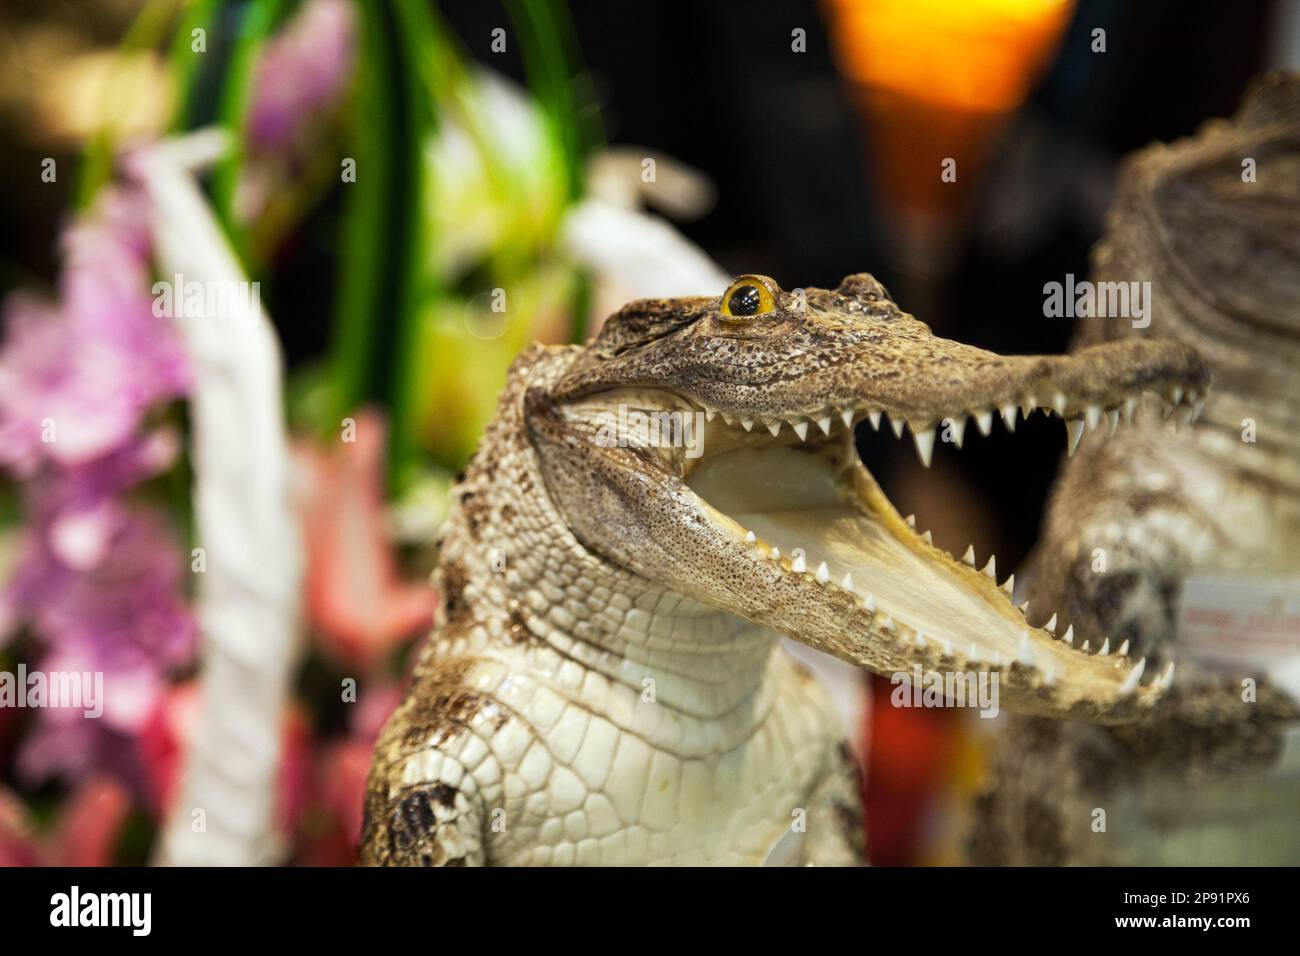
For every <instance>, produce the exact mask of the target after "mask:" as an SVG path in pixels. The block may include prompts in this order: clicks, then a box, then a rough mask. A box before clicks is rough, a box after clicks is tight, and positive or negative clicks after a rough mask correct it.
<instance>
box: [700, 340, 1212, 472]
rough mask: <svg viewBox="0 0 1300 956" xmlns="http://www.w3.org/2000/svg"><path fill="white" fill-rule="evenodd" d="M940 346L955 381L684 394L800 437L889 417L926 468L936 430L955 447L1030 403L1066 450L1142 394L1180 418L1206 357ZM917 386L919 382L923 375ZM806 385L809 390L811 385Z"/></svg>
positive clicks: (1114, 424)
mask: <svg viewBox="0 0 1300 956" xmlns="http://www.w3.org/2000/svg"><path fill="white" fill-rule="evenodd" d="M932 341H934V342H940V343H943V345H944V351H945V352H946V353H948V357H949V359H951V360H957V358H958V356H960V357H961V359H962V360H963V361H964V362H965V363H966V368H965V369H964V370H963V373H962V374H961V376H960V379H961V381H960V384H957V385H947V386H945V385H944V384H943V383H934V384H933V385H932V386H931V387H929V388H924V387H922V388H920V389H918V388H917V383H915V382H908V383H904V384H902V385H899V384H895V383H892V382H891V383H890V384H889V387H883V386H882V385H881V384H880V383H873V382H872V381H871V379H870V377H867V378H865V379H864V380H863V382H862V383H860V387H858V388H850V389H847V390H844V391H843V392H842V393H841V394H834V393H835V392H837V391H840V390H839V389H834V388H831V389H827V392H830V393H832V394H831V397H830V399H829V400H825V399H823V400H814V401H807V400H801V399H800V398H799V397H797V396H791V398H790V400H788V401H787V402H785V403H780V402H778V403H777V408H776V409H773V408H772V407H771V406H770V405H768V403H764V404H765V405H768V407H766V408H764V410H763V411H755V410H753V409H752V408H745V407H743V406H740V405H737V404H735V403H731V402H726V401H723V402H716V401H710V398H711V397H712V396H707V397H697V396H695V395H688V396H687V397H688V400H689V401H690V402H691V404H692V405H693V406H695V407H697V408H699V409H700V410H701V411H703V412H704V414H705V416H706V418H707V420H709V421H713V420H714V419H715V418H721V419H722V421H723V422H725V423H726V424H727V425H734V426H736V427H738V428H741V429H743V430H745V431H760V432H761V431H762V430H766V431H768V432H769V433H770V434H771V435H772V437H773V438H779V437H783V436H784V437H788V438H791V439H793V438H797V439H798V440H799V441H801V442H805V441H814V442H815V441H816V440H817V439H818V438H824V437H829V436H830V435H831V434H832V432H834V431H836V430H838V429H841V428H843V429H847V430H852V428H853V427H854V426H855V425H856V424H857V423H858V422H860V421H864V420H865V421H869V422H870V423H871V426H872V427H873V428H877V429H878V428H880V427H881V425H882V424H885V423H887V424H888V425H889V426H890V427H891V428H892V430H893V432H894V435H895V437H898V438H901V437H902V435H903V431H904V430H905V429H906V430H907V431H908V432H909V433H910V434H911V436H912V440H913V442H914V444H915V446H916V451H917V454H918V455H919V456H920V458H921V461H922V463H923V464H924V465H925V466H926V467H929V465H930V461H931V458H932V455H933V451H934V445H935V441H936V438H937V437H938V436H940V435H942V436H943V438H944V439H945V440H948V441H951V442H952V443H953V444H955V445H956V446H957V447H958V448H960V447H961V446H962V442H963V441H964V437H965V433H966V427H967V425H968V424H969V423H971V422H973V423H974V424H975V427H976V428H977V429H978V430H979V431H980V433H981V434H983V435H988V434H989V433H990V431H991V429H992V427H993V421H994V419H995V418H1001V419H1002V421H1003V423H1004V424H1005V426H1006V428H1007V429H1008V430H1010V431H1014V430H1015V427H1016V423H1017V421H1018V418H1020V417H1024V418H1028V417H1029V416H1030V415H1031V414H1033V412H1034V411H1035V410H1037V411H1041V412H1042V413H1043V414H1045V415H1047V416H1049V417H1050V416H1052V415H1056V416H1058V417H1060V418H1061V419H1063V420H1064V422H1065V425H1066V433H1067V445H1066V447H1067V451H1068V453H1069V454H1070V455H1073V454H1074V452H1075V450H1076V449H1077V448H1078V446H1079V442H1080V440H1081V439H1082V437H1083V434H1084V432H1085V431H1092V430H1094V429H1097V430H1100V429H1105V430H1107V431H1108V433H1109V434H1112V435H1113V434H1114V433H1115V431H1116V429H1117V428H1118V427H1119V426H1120V424H1124V425H1130V424H1132V422H1133V417H1134V413H1135V412H1136V411H1137V409H1138V408H1139V407H1140V406H1141V404H1142V403H1143V401H1144V399H1146V398H1147V397H1148V396H1151V397H1153V398H1154V399H1155V400H1156V401H1157V402H1158V403H1159V404H1160V406H1161V408H1162V410H1163V412H1164V415H1165V417H1168V416H1169V415H1171V414H1172V415H1174V416H1175V422H1176V423H1178V424H1186V423H1189V422H1191V421H1194V420H1195V419H1196V417H1197V416H1199V414H1200V412H1201V409H1202V407H1203V406H1204V401H1205V393H1206V391H1207V390H1208V388H1209V384H1210V373H1209V369H1208V366H1206V364H1205V363H1204V361H1203V360H1202V359H1201V358H1200V356H1199V355H1198V354H1197V353H1196V352H1194V351H1193V350H1191V349H1188V348H1186V347H1184V346H1180V345H1177V344H1174V343H1167V342H1156V341H1146V340H1129V341H1125V342H1120V343H1109V344H1106V345H1102V346H1096V347H1094V348H1092V349H1085V350H1083V351H1081V352H1078V353H1075V354H1073V355H1067V356H1010V357H1003V356H996V355H993V353H988V352H983V351H981V350H979V349H971V348H969V347H967V346H962V345H959V344H958V343H949V342H945V340H942V339H935V340H932ZM922 385H924V383H922ZM810 390H811V389H810Z"/></svg>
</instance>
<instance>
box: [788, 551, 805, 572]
mask: <svg viewBox="0 0 1300 956" xmlns="http://www.w3.org/2000/svg"><path fill="white" fill-rule="evenodd" d="M790 570H791V571H793V572H794V573H795V574H802V573H803V572H805V571H807V570H808V561H807V560H806V559H805V558H804V554H803V552H802V551H800V552H799V553H798V554H796V555H795V556H794V561H793V562H791V564H790Z"/></svg>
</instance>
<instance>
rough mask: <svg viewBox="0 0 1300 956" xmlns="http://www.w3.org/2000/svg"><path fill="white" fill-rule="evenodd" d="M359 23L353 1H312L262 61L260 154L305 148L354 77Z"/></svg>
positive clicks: (250, 130)
mask: <svg viewBox="0 0 1300 956" xmlns="http://www.w3.org/2000/svg"><path fill="white" fill-rule="evenodd" d="M355 36H356V22H355V17H354V11H353V9H352V5H351V4H350V3H348V2H347V0H307V2H306V3H304V4H303V5H302V7H301V9H300V10H299V11H298V12H297V13H296V14H295V15H294V16H293V18H292V19H291V20H290V21H289V22H288V23H287V24H286V25H285V27H284V29H283V30H281V31H280V33H279V34H278V35H277V36H276V37H275V38H274V39H272V40H271V41H270V42H269V43H268V44H267V45H266V47H265V49H264V51H263V53H262V57H261V62H259V63H258V65H257V74H256V80H255V82H254V84H253V90H254V93H253V101H252V103H251V104H250V106H249V113H248V127H247V137H248V146H249V149H250V150H251V151H252V152H254V153H273V152H278V151H280V150H284V149H288V148H291V147H294V146H299V147H300V146H302V145H303V143H302V140H303V137H304V135H306V134H307V132H308V131H309V130H310V128H311V126H312V125H313V124H316V123H319V122H320V120H321V116H320V114H321V113H323V112H326V111H328V110H329V109H330V108H331V107H333V106H335V105H337V103H338V101H339V100H340V99H341V97H342V95H343V93H344V92H345V91H346V90H347V87H348V83H349V81H350V80H351V78H352V67H353V61H354V58H355Z"/></svg>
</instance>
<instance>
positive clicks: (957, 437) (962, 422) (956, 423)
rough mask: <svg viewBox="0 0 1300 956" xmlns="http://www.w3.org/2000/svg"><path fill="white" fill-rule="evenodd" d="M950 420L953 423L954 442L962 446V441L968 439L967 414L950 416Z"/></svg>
mask: <svg viewBox="0 0 1300 956" xmlns="http://www.w3.org/2000/svg"><path fill="white" fill-rule="evenodd" d="M948 422H949V424H951V425H952V443H953V444H954V445H956V446H957V447H958V448H960V447H961V443H962V442H963V441H964V440H965V439H966V416H965V415H963V416H961V418H950V419H948Z"/></svg>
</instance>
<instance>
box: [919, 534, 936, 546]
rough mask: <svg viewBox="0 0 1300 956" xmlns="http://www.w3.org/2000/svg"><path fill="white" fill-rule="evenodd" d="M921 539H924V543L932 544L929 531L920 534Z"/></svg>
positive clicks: (932, 540)
mask: <svg viewBox="0 0 1300 956" xmlns="http://www.w3.org/2000/svg"><path fill="white" fill-rule="evenodd" d="M921 540H922V541H924V542H925V543H926V544H930V545H932V544H934V538H932V537H931V536H930V532H929V531H926V533H925V534H923V535H921Z"/></svg>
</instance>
